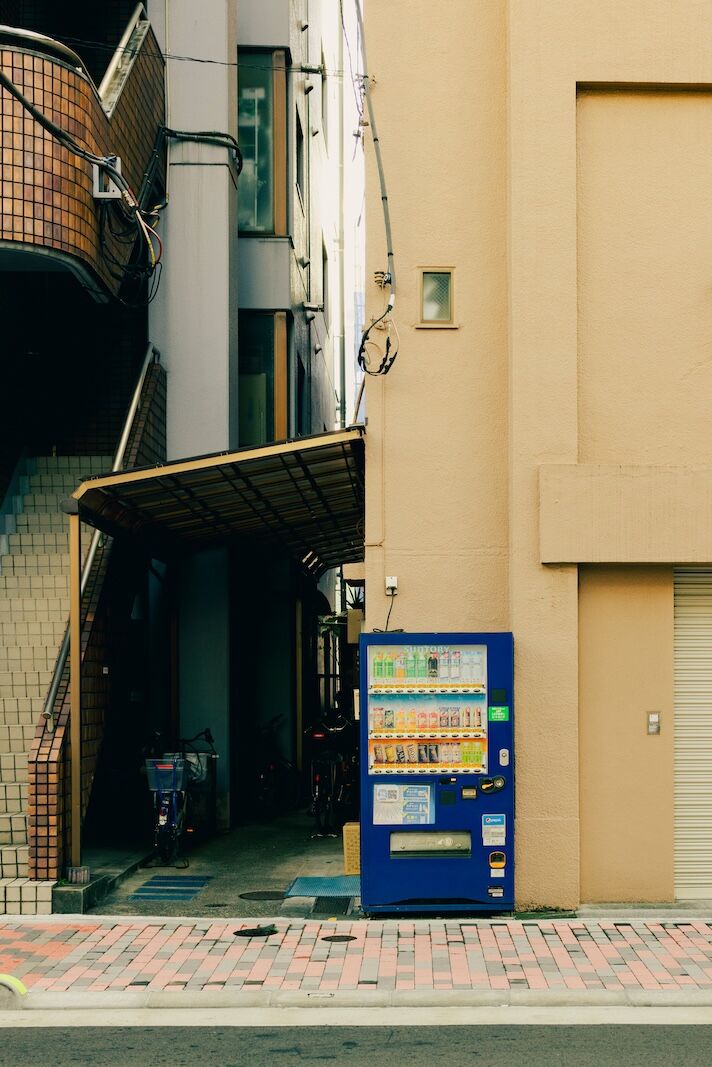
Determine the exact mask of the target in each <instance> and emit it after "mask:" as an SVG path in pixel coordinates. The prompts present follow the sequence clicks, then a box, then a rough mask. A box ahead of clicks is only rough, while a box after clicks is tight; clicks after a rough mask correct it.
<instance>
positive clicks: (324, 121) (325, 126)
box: [321, 49, 329, 151]
mask: <svg viewBox="0 0 712 1067" xmlns="http://www.w3.org/2000/svg"><path fill="white" fill-rule="evenodd" d="M321 132H322V133H323V135H324V144H325V145H326V146H327V151H328V144H329V83H328V81H327V80H326V60H325V59H324V51H323V49H322V53H321Z"/></svg>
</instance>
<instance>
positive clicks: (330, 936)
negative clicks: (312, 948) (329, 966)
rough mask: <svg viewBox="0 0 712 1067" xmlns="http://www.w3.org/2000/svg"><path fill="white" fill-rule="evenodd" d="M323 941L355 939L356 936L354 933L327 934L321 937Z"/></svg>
mask: <svg viewBox="0 0 712 1067" xmlns="http://www.w3.org/2000/svg"><path fill="white" fill-rule="evenodd" d="M321 940H322V941H355V940H356V938H355V937H354V935H353V934H327V935H326V937H322V938H321Z"/></svg>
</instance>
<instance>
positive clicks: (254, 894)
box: [240, 889, 284, 900]
mask: <svg viewBox="0 0 712 1067" xmlns="http://www.w3.org/2000/svg"><path fill="white" fill-rule="evenodd" d="M240 899H241V900H284V893H281V892H280V891H279V889H255V890H252V891H251V892H249V893H240Z"/></svg>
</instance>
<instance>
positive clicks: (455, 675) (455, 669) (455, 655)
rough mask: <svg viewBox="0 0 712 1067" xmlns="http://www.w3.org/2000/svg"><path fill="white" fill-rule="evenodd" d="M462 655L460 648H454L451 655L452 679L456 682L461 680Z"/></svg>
mask: <svg viewBox="0 0 712 1067" xmlns="http://www.w3.org/2000/svg"><path fill="white" fill-rule="evenodd" d="M460 666H461V653H460V650H459V648H454V649H453V650H452V652H451V653H450V678H451V679H452V681H454V682H456V681H459V679H460Z"/></svg>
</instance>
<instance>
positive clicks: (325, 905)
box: [312, 897, 351, 915]
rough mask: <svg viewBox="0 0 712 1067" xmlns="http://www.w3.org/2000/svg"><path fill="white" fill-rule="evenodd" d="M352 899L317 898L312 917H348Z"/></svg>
mask: <svg viewBox="0 0 712 1067" xmlns="http://www.w3.org/2000/svg"><path fill="white" fill-rule="evenodd" d="M350 904H351V897H317V898H316V900H315V901H314V907H313V908H312V915H348V911H349V905H350Z"/></svg>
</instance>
